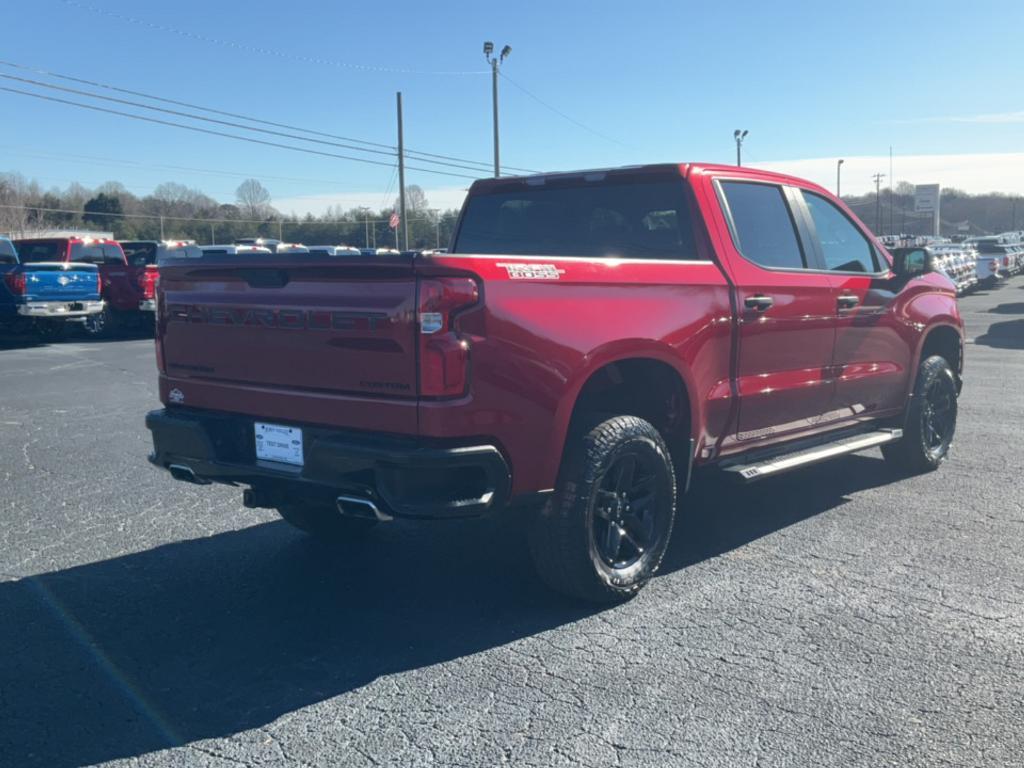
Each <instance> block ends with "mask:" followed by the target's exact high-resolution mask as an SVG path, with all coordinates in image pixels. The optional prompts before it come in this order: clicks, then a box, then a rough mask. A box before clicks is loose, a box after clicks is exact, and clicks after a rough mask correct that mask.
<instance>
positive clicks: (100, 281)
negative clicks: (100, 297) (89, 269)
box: [96, 270, 103, 294]
mask: <svg viewBox="0 0 1024 768" xmlns="http://www.w3.org/2000/svg"><path fill="white" fill-rule="evenodd" d="M96 293H97V294H100V293H103V276H102V275H101V274H100V273H99V270H97V271H96Z"/></svg>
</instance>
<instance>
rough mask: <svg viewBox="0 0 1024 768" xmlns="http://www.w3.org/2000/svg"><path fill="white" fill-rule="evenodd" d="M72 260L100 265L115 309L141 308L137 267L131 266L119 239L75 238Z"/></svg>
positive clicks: (107, 297)
mask: <svg viewBox="0 0 1024 768" xmlns="http://www.w3.org/2000/svg"><path fill="white" fill-rule="evenodd" d="M70 260H71V261H83V262H86V263H88V264H95V265H96V266H97V267H98V268H99V271H100V278H101V279H102V281H103V298H104V299H105V300H106V301H107V303H108V304H109V305H110V307H111V308H112V309H116V310H120V311H122V312H124V311H130V310H137V309H138V308H139V297H140V295H141V289H140V288H139V286H138V277H137V272H138V269H136V268H129V266H128V261H127V260H126V259H125V256H124V251H122V250H121V246H119V245H117V244H116V243H97V242H84V243H77V242H73V243H72V244H71V257H70Z"/></svg>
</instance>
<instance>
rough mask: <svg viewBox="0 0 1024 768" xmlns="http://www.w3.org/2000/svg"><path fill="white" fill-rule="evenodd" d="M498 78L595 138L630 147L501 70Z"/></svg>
mask: <svg viewBox="0 0 1024 768" xmlns="http://www.w3.org/2000/svg"><path fill="white" fill-rule="evenodd" d="M498 76H499V77H501V78H503V79H505V80H507V81H508V83H509V84H510V85H512V86H514V87H515V88H518V89H519V90H520V91H522V92H523V93H525V94H526V95H527V96H529V97H530V98H531V99H533V100H534V101H536V102H537V103H538V104H540V105H541V106H542V107H544V108H545V109H548V110H550V111H551V112H554V113H555V114H556V115H558V116H559V117H561V118H562V119H563V120H568V121H569V122H570V123H572V124H573V125H575V126H577V127H578V128H582V129H583V130H585V131H589V132H590V133H592V134H594V135H595V136H598V137H600V138H602V139H604V140H605V141H610V142H612V143H613V144H618V145H619V146H620V147H628V146H629V145H628V144H626V143H624V142H621V141H619V140H618V139H613V138H612V137H611V136H608V135H606V134H603V133H601V132H600V131H598V130H595V129H594V128H591V127H590V126H589V125H586V124H584V123H581V122H580V121H579V120H577V119H576V118H574V117H570V116H569V115H567V114H565V112H563V111H562V110H560V109H559V108H558V107H555V106H552V105H551V104H548V102H546V101H544V100H543V99H542V98H541V97H540V96H537V95H536V94H534V93H531V92H530V91H528V90H526V88H524V87H523V86H521V85H520V84H519V83H517V82H516V81H515V80H513V79H512V78H511V77H509V76H508V75H506V74H505V73H504V72H502V71H501V70H498ZM514 170H519V169H514Z"/></svg>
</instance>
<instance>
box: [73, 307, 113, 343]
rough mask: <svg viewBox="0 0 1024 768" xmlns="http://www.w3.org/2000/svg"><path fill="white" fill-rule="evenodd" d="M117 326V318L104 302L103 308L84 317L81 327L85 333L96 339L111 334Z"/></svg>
mask: <svg viewBox="0 0 1024 768" xmlns="http://www.w3.org/2000/svg"><path fill="white" fill-rule="evenodd" d="M117 327H118V318H117V317H116V316H115V315H114V310H112V309H111V308H110V305H109V304H104V305H103V309H101V310H100V311H99V312H97V313H96V314H94V315H90V316H89V317H87V318H86V320H85V323H84V324H83V325H82V328H83V329H84V330H85V332H86V334H87V335H89V336H92V337H93V338H96V339H103V338H107V337H108V336H111V335H113V333H114V331H115V330H116V329H117Z"/></svg>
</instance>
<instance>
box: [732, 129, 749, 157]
mask: <svg viewBox="0 0 1024 768" xmlns="http://www.w3.org/2000/svg"><path fill="white" fill-rule="evenodd" d="M748 133H750V131H741V130H740V129H739V128H737V129H736V130H735V131H733V132H732V137H733V138H734V139H736V165H737V166H741V165H743V157H742V152H741V149H742V148H743V140H744V139H745V138H747V134H748Z"/></svg>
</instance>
